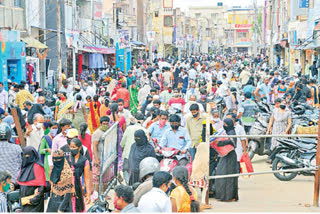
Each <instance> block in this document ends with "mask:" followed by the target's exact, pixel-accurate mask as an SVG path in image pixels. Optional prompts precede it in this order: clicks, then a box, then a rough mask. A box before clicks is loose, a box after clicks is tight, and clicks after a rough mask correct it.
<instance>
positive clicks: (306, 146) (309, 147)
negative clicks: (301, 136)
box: [297, 142, 316, 150]
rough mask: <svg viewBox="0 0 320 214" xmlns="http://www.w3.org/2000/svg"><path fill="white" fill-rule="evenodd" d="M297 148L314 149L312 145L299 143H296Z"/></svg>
mask: <svg viewBox="0 0 320 214" xmlns="http://www.w3.org/2000/svg"><path fill="white" fill-rule="evenodd" d="M297 146H299V148H302V149H306V150H312V149H313V148H315V147H316V146H315V145H314V144H306V143H301V142H299V143H297Z"/></svg>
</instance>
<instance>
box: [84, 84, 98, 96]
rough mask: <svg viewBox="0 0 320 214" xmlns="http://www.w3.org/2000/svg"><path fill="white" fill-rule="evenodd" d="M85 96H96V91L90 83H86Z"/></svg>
mask: <svg viewBox="0 0 320 214" xmlns="http://www.w3.org/2000/svg"><path fill="white" fill-rule="evenodd" d="M86 93H87V96H90V97H94V95H96V90H95V89H94V85H93V82H92V81H89V82H88V88H87V90H86Z"/></svg>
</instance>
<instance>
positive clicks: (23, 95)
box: [16, 84, 34, 109]
mask: <svg viewBox="0 0 320 214" xmlns="http://www.w3.org/2000/svg"><path fill="white" fill-rule="evenodd" d="M19 89H20V91H19V92H18V93H17V95H16V104H17V105H18V106H19V108H20V109H23V103H24V102H26V101H30V102H33V101H34V97H33V96H32V95H31V94H30V92H29V91H27V90H25V89H24V85H23V84H20V85H19Z"/></svg>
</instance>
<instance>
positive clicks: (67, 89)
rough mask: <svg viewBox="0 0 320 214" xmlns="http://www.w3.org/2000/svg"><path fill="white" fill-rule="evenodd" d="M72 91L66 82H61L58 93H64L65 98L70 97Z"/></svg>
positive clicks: (71, 87)
mask: <svg viewBox="0 0 320 214" xmlns="http://www.w3.org/2000/svg"><path fill="white" fill-rule="evenodd" d="M72 90H73V86H72V85H69V81H68V80H66V79H65V80H62V86H61V88H60V90H59V91H61V92H65V93H66V94H67V97H69V96H71V94H72Z"/></svg>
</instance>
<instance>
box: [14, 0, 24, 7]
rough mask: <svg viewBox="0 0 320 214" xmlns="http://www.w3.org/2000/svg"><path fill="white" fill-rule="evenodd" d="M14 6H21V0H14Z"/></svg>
mask: <svg viewBox="0 0 320 214" xmlns="http://www.w3.org/2000/svg"><path fill="white" fill-rule="evenodd" d="M14 6H15V7H22V0H14Z"/></svg>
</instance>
